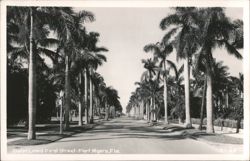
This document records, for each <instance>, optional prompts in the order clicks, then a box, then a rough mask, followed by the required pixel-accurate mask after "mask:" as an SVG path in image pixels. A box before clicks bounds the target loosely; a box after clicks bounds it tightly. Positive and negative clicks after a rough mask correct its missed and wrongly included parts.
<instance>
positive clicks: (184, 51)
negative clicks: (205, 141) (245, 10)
mask: <svg viewBox="0 0 250 161" xmlns="http://www.w3.org/2000/svg"><path fill="white" fill-rule="evenodd" d="M174 11H175V12H174V13H173V14H170V15H168V16H167V17H165V18H163V19H162V20H161V22H160V28H161V29H162V30H166V31H167V32H166V34H165V35H164V36H163V38H162V40H161V41H160V42H157V43H155V44H149V45H146V46H145V47H144V51H145V52H151V53H153V58H150V59H147V60H142V63H144V68H145V69H146V71H145V72H144V73H143V74H142V79H141V81H140V82H139V83H137V84H139V87H138V88H137V89H136V91H135V92H134V93H132V96H131V98H130V101H129V103H128V106H127V112H129V111H130V110H131V109H132V108H133V107H137V106H138V104H140V103H139V102H143V103H142V106H143V104H144V103H145V104H146V105H145V106H146V114H147V118H148V119H151V120H156V119H157V117H156V116H157V114H159V112H160V110H161V108H160V107H161V106H162V105H163V106H164V116H165V123H168V116H169V114H168V111H169V109H168V108H169V106H172V107H175V108H172V109H171V111H172V112H173V111H175V112H176V111H178V116H179V120H181V116H182V115H184V114H185V125H186V127H187V128H189V127H192V123H191V116H190V113H191V111H190V93H192V92H194V90H192V91H190V89H191V88H193V86H195V85H196V86H197V84H195V82H194V81H193V80H192V79H191V78H190V68H192V71H193V72H192V73H193V77H194V78H195V80H197V79H196V77H197V76H199V74H201V75H203V77H202V79H203V83H202V84H204V86H203V87H202V86H200V88H201V89H203V90H202V91H203V95H204V96H203V99H202V104H203V105H202V107H203V108H202V110H203V109H204V106H205V107H206V118H207V126H206V131H207V132H208V133H213V132H214V129H213V117H214V108H215V107H213V106H215V105H214V104H215V98H216V97H214V96H213V95H215V94H216V95H217V94H218V93H215V92H217V91H218V90H217V89H216V88H217V87H215V85H216V84H215V82H218V80H219V81H220V80H221V79H220V78H218V77H217V76H218V75H216V69H217V68H218V67H217V68H216V63H217V62H216V61H215V60H214V58H213V51H214V49H216V48H225V49H226V50H227V53H228V54H230V55H233V56H235V57H236V58H238V59H242V55H241V54H240V53H239V52H238V49H240V48H243V22H242V21H241V20H235V21H231V20H230V19H229V18H228V17H227V16H226V15H225V12H224V8H219V7H212V8H195V7H176V8H174ZM173 51H175V52H176V60H177V62H179V60H180V59H181V60H182V62H183V65H182V66H181V67H180V68H179V69H178V68H177V66H176V65H175V64H174V63H173V62H171V61H169V60H167V57H168V56H169V55H170V54H172V53H174V52H173ZM172 69H173V71H174V73H175V76H171V75H170V73H171V70H172ZM182 72H183V76H184V77H183V76H182ZM194 73H196V75H195V74H194ZM200 77H201V76H200ZM236 79H237V78H236ZM183 80H184V87H183V85H182V81H183ZM227 82H232V81H227ZM190 85H192V87H190ZM223 87H225V86H223ZM227 88H229V87H228V86H227ZM227 88H225V89H227ZM225 89H224V90H225ZM223 92H224V93H225V91H223ZM223 92H222V93H223ZM182 93H183V94H182ZM241 93H243V89H242V90H241ZM241 98H242V97H241ZM171 100H172V102H171ZM173 100H175V101H174V102H173ZM172 103H173V104H172ZM156 106H159V107H156ZM183 108H184V109H185V112H182V110H180V109H183ZM149 113H151V118H150V116H149ZM202 115H203V111H202Z"/></svg>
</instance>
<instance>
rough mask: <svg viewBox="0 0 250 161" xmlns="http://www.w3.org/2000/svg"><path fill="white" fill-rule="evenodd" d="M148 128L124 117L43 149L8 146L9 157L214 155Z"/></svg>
mask: <svg viewBox="0 0 250 161" xmlns="http://www.w3.org/2000/svg"><path fill="white" fill-rule="evenodd" d="M182 132H183V131H178V130H177V131H174V132H167V131H166V130H162V129H157V128H154V127H149V125H148V124H147V123H146V122H145V121H140V120H133V119H131V118H127V117H121V118H116V119H113V120H110V121H106V122H103V123H102V124H101V125H98V126H96V127H95V128H93V129H91V130H88V131H85V132H83V133H78V134H76V135H73V136H71V137H68V138H64V139H61V140H58V141H56V142H53V143H50V144H46V145H35V146H22V147H18V146H11V147H8V152H9V153H48V154H55V153H65V154H217V153H218V152H216V150H215V149H214V148H213V147H212V146H210V145H208V144H206V143H204V142H201V141H196V140H193V139H190V138H187V137H184V136H183V135H182Z"/></svg>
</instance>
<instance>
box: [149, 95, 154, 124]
mask: <svg viewBox="0 0 250 161" xmlns="http://www.w3.org/2000/svg"><path fill="white" fill-rule="evenodd" d="M153 106H154V103H153V97H151V100H150V121H152V120H154V114H153V109H154V107H153Z"/></svg>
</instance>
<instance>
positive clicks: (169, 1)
mask: <svg viewBox="0 0 250 161" xmlns="http://www.w3.org/2000/svg"><path fill="white" fill-rule="evenodd" d="M0 3H1V26H0V27H1V34H0V35H1V44H0V47H1V54H0V55H1V57H0V61H1V64H0V69H1V72H0V74H1V86H0V89H1V101H0V102H1V159H2V160H249V158H250V157H249V144H250V141H249V136H250V135H249V125H250V119H249V96H250V93H249V87H250V85H249V61H250V59H249V54H250V52H249V1H248V0H165V1H163V0H161V1H159V0H155V1H153V0H144V1H143V0H134V1H131V0H130V1H124V0H116V1H115V0H113V1H106V0H99V1H94V0H93V1H91V0H74V1H72V0H57V1H55V0H25V1H20V0H3V1H1V2H0ZM8 5H16V6H70V7H136V8H140V7H174V6H183V7H184V6H196V7H218V6H220V7H242V8H244V16H243V17H244V18H243V21H244V51H243V52H244V60H243V64H244V67H243V71H244V153H243V155H228V154H225V155H224V154H221V155H213V154H209V155H201V154H198V155H187V154H183V155H180V154H178V155H172V154H166V155H165V154H164V155H149V154H143V155H142V154H138V155H130V154H121V155H120V154H119V155H118V154H112V155H108V154H107V155H106V154H105V155H104V154H60V155H58V154H54V155H51V154H50V155H49V154H48V155H47V154H41V155H39V154H29V155H26V154H7V136H6V6H8Z"/></svg>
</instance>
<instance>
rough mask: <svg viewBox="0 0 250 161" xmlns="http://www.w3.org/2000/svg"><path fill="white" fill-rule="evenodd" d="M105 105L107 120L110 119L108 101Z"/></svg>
mask: <svg viewBox="0 0 250 161" xmlns="http://www.w3.org/2000/svg"><path fill="white" fill-rule="evenodd" d="M105 106H106V111H105V112H106V115H105V120H106V121H108V119H109V106H108V103H106V105H105Z"/></svg>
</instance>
